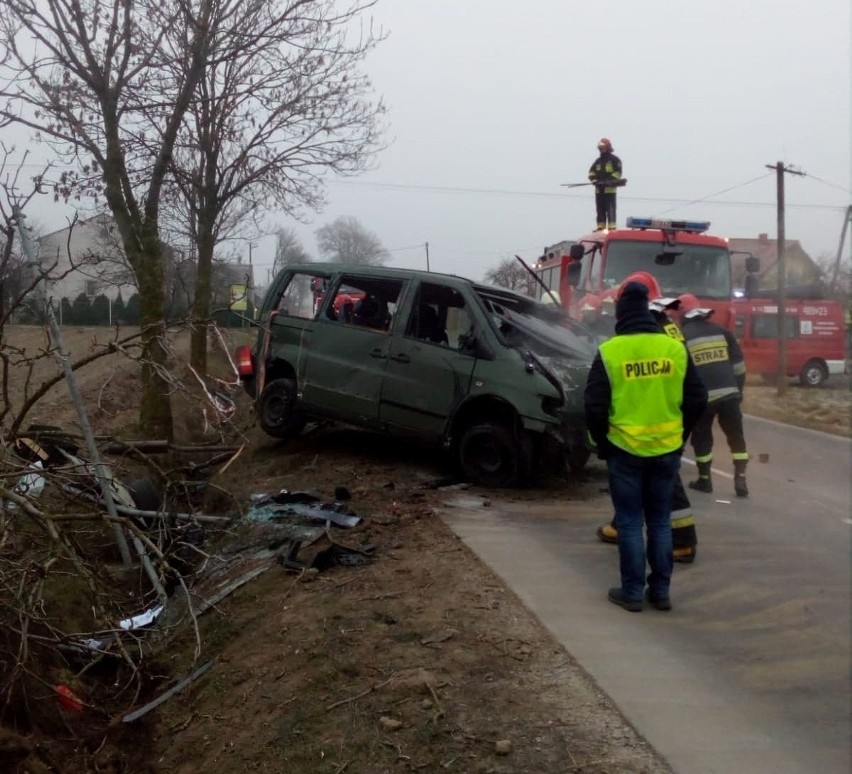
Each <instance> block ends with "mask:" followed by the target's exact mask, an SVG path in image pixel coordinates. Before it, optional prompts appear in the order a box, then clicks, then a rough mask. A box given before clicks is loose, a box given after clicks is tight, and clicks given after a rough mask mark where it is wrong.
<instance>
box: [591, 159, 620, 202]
mask: <svg viewBox="0 0 852 774" xmlns="http://www.w3.org/2000/svg"><path fill="white" fill-rule="evenodd" d="M620 179H621V159H620V158H618V156H616V155H615V154H614V153H613V152H612V151H606V152H605V153H601V155H600V156H599V157H598V158H597V159H595V161H594V163H593V164H592V166H591V167H589V180H591V181H592V182H593V183H595V184H596V185H595V190H597V191H604V192H605V193H614V192H615V191H616V188H615V187H614V186H608V187H603V185H602V184H603V183H608V182H611V181H613V180H620Z"/></svg>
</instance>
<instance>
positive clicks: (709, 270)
mask: <svg viewBox="0 0 852 774" xmlns="http://www.w3.org/2000/svg"><path fill="white" fill-rule="evenodd" d="M709 228H710V224H709V223H708V222H704V221H689V220H656V219H652V218H628V219H627V226H626V228H616V229H610V230H604V231H595V232H594V233H592V234H588V235H586V236H584V237H581V238H580V239H579V240H578V241H577V242H574V243H571V242H560V243H558V244H556V245H553V246H551V247H548V248H545V251H544V255H543V256H541V258H539V259H538V261H537V263H536V266H535V271H536V273H537V274H538V275H539V277H540V278H541V280H542V283H543V286H539V289H538V296H539V298H540V299H541V300H543V301H547V300H548V296H549V295H550V294H548V293H547V292H546V291H545V290H544V286H546V287H547V288H548V289H549V290H550V291H551V292H552V293H553V296H554V297H555V298H556V299H557V300H558V303H559V304H560V305H561V306H562V307H563V308H564V309H567V310H568V313H569V314H570V316H571V317H573V318H574V319H577V320H582V319H583V317H584V314H583V307H584V306H587V307H588V304H590V303H593V304H594V305H595V306H596V307H597V310H598V313H602V314H603V316H607V315H608V314H609V315H612V314H613V312H614V300H615V294H616V292H617V290H618V287H619V285H620V284H621V282H622V281H623V280H624V279H625V277H627V276H628V275H629V274H633V273H634V272H637V271H644V272H648V273H650V274H651V275H653V276H654V277H655V278H656V280H657V282H658V283H659V285H660V289H661V291H662V294H663V295H664V296H671V297H674V296H679V295H681V294H682V293H692V294H693V295H695V296H696V297H697V298H698V299H699V301H700V302H701V303H702V305H706V306H709V307H712V308H713V309H714V310H715V316H714V318H713V319H714V320H715V321H716V322H718V323H719V324H720V325H724V326H726V327H728V328H730V329H731V330H733V328H734V312H733V310H732V308H731V299H732V296H733V288H732V283H731V252H730V249H729V247H728V242H727V240H726V239H724V238H722V237H718V236H711V235H709V234H707V233H706V231H707V230H708V229H709ZM759 269H760V261H759V260H758V259H757V258H755V257H754V256H749V258H747V259H746V271H747V272H748V273H749V277H754V278H755V279H756V272H757V271H759ZM749 284H756V283H755V282H753V283H749V281H748V279H747V284H746V286H747V292H748V291H749V289H750V288H749Z"/></svg>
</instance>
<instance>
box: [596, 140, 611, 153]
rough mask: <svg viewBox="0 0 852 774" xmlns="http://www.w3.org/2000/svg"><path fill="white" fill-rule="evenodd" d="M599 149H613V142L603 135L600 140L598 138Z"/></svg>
mask: <svg viewBox="0 0 852 774" xmlns="http://www.w3.org/2000/svg"><path fill="white" fill-rule="evenodd" d="M598 150H602V151H611V150H612V143H611V142H610V140H609V137H601V138H600V140H598Z"/></svg>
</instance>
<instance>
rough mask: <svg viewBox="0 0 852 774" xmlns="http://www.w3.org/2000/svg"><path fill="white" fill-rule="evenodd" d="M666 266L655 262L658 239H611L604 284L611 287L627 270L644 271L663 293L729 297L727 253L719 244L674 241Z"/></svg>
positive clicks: (629, 271)
mask: <svg viewBox="0 0 852 774" xmlns="http://www.w3.org/2000/svg"><path fill="white" fill-rule="evenodd" d="M676 249H677V250H678V251H682V252H681V254H680V255H678V256H676V257H675V259H674V261H673V262H672V264H671V265H670V266H663V265H660V264H658V263H657V262H656V260H655V259H656V257H657V255H658V254H659V253H660V252H662V245H661V244H660V243H659V242H640V241H638V240H637V241H635V242H634V241H627V240H613V241H612V242H610V243H609V245H608V246H607V251H606V266H605V267H604V272H605V275H604V287H607V288H615V287H618V286H619V285H620V284H621V282H622V281H623V280H624V278H625V277H627V276H628V275H629V274H632V273H633V272H635V271H647V272H649V273H651V274H652V275H654V277H655V278H656V280H657V282H659V283H660V290H662V292H663V295H664V296H679V295H681V294H682V293H694V294H696V295H698V296H700V297H701V298H714V299H729V298H730V297H731V256H730V254H729V253H728V251H727V250H726V249H725V248H723V247H717V246H714V245H687V244H683V243H682V242H678V243H677V248H676Z"/></svg>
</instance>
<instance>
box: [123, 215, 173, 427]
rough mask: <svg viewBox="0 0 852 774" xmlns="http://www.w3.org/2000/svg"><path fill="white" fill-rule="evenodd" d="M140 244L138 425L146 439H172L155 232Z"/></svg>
mask: <svg viewBox="0 0 852 774" xmlns="http://www.w3.org/2000/svg"><path fill="white" fill-rule="evenodd" d="M155 231H156V229H155ZM142 247H143V251H144V253H143V254H142V255H139V256H137V257H136V260H135V261H133V266H134V268H135V270H136V281H137V283H138V287H139V317H140V320H139V322H140V325H141V327H142V358H143V361H142V401H141V404H140V407H139V427H140V428H141V430H142V432H143V434H144V435H145V437H147V438H157V439H162V438H165V439H168V440H169V441H171V440H173V438H174V428H173V426H172V405H171V400H170V395H171V385H170V384H169V382H168V380H167V379H166V378H164V374H165V373H166V366H167V352H166V348H165V346H164V336H165V334H166V325H165V321H164V315H163V306H164V302H165V294H164V291H163V288H164V286H165V272H164V270H163V260H162V248H161V246H160V241H159V239H158V238H157V236H156V234H155V235H153V236H152V235H151V234H146V236H145V238H144V239H143V244H142Z"/></svg>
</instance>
